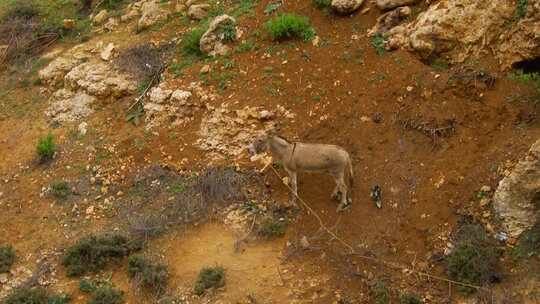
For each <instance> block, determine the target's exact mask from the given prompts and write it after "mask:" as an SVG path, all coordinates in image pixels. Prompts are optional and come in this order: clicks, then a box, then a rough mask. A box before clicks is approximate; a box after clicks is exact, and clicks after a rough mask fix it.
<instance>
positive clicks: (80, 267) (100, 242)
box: [62, 234, 142, 276]
mask: <svg viewBox="0 0 540 304" xmlns="http://www.w3.org/2000/svg"><path fill="white" fill-rule="evenodd" d="M141 246H142V244H141V241H139V240H131V239H128V238H127V237H125V236H123V235H119V234H105V235H99V236H96V235H90V236H87V237H84V238H82V239H79V240H78V241H77V242H76V243H75V244H74V245H73V246H71V247H69V248H68V249H67V251H66V253H65V254H64V256H63V258H62V265H64V267H65V268H66V272H67V275H68V276H79V275H83V274H86V273H88V272H96V271H99V270H101V269H103V268H104V267H105V266H106V265H107V262H109V261H110V260H111V259H114V258H122V257H124V256H127V255H129V254H130V253H131V252H133V251H136V250H139V249H141Z"/></svg>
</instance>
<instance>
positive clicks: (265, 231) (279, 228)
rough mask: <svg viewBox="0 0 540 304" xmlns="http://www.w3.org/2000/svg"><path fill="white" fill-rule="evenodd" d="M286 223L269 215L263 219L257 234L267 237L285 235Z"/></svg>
mask: <svg viewBox="0 0 540 304" xmlns="http://www.w3.org/2000/svg"><path fill="white" fill-rule="evenodd" d="M285 230H286V225H285V223H284V222H283V221H280V220H279V219H277V218H274V217H268V218H266V219H264V220H263V221H262V223H261V224H260V225H259V227H258V229H257V234H258V235H259V236H262V237H265V238H274V237H280V236H283V235H285Z"/></svg>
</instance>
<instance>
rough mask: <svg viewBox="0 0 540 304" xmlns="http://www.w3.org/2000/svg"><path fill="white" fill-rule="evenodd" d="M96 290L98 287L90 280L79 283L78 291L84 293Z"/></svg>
mask: <svg viewBox="0 0 540 304" xmlns="http://www.w3.org/2000/svg"><path fill="white" fill-rule="evenodd" d="M97 288H98V285H97V284H96V283H95V282H94V281H92V280H87V279H82V280H81V281H80V282H79V290H80V291H82V292H84V293H91V292H94V291H96V289H97Z"/></svg>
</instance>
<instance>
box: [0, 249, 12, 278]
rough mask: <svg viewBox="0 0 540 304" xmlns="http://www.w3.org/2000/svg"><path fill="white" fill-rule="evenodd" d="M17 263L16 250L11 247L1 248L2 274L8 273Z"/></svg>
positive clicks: (0, 264)
mask: <svg viewBox="0 0 540 304" xmlns="http://www.w3.org/2000/svg"><path fill="white" fill-rule="evenodd" d="M14 262H15V250H13V247H12V246H11V245H4V246H0V273H2V272H8V271H9V269H11V266H12V265H13V263H14Z"/></svg>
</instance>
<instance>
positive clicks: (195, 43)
mask: <svg viewBox="0 0 540 304" xmlns="http://www.w3.org/2000/svg"><path fill="white" fill-rule="evenodd" d="M204 32H206V28H205V27H197V28H194V29H192V30H191V31H190V32H188V33H186V34H184V36H183V37H182V52H183V53H184V55H192V56H202V55H203V52H202V51H201V47H200V44H199V42H200V41H201V37H202V35H203V34H204Z"/></svg>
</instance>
